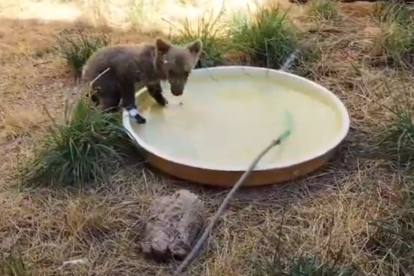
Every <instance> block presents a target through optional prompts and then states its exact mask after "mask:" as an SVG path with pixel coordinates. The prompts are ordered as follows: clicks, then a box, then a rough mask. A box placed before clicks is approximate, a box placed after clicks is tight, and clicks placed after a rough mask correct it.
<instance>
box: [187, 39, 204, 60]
mask: <svg viewBox="0 0 414 276" xmlns="http://www.w3.org/2000/svg"><path fill="white" fill-rule="evenodd" d="M187 49H188V50H189V51H190V53H191V54H193V55H195V56H199V55H200V54H201V51H203V42H202V41H201V40H200V39H197V40H195V41H193V42H191V43H190V44H188V45H187Z"/></svg>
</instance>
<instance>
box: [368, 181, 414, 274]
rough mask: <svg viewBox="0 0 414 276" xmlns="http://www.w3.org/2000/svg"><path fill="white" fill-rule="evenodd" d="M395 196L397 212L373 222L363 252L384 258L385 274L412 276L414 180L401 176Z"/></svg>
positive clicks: (394, 211) (413, 261)
mask: <svg viewBox="0 0 414 276" xmlns="http://www.w3.org/2000/svg"><path fill="white" fill-rule="evenodd" d="M401 179H402V181H401V183H400V185H401V189H399V191H398V192H397V193H396V194H395V197H396V200H398V202H399V206H398V209H395V210H392V212H390V213H389V214H388V216H385V217H383V218H381V219H377V220H375V221H372V222H371V223H370V224H371V226H372V227H373V228H374V232H373V234H372V235H371V236H370V238H369V240H368V242H367V244H366V247H365V250H367V251H369V252H370V253H371V254H372V255H374V256H376V257H379V258H381V259H383V260H384V261H386V262H384V263H383V267H382V271H384V275H411V272H412V271H413V269H414V250H413V249H414V179H412V177H411V176H410V177H407V176H403V177H402V178H401Z"/></svg>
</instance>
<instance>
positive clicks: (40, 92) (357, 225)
mask: <svg viewBox="0 0 414 276" xmlns="http://www.w3.org/2000/svg"><path fill="white" fill-rule="evenodd" d="M0 7H1V6H0ZM3 7H4V6H3ZM339 8H340V15H341V20H340V21H338V22H335V23H329V22H323V21H320V22H318V24H314V23H315V22H312V20H308V19H306V18H302V17H300V15H301V8H297V7H296V9H297V11H298V12H297V13H296V15H295V21H297V22H301V26H302V27H303V28H304V29H314V30H315V31H314V32H312V33H310V34H309V37H314V38H317V39H318V42H317V43H318V45H319V47H320V49H322V50H323V51H322V56H321V60H320V61H319V62H318V64H316V65H315V64H314V65H312V68H310V69H309V70H310V71H311V78H312V79H313V80H315V81H316V82H318V83H320V84H322V85H324V86H326V87H327V88H329V89H331V90H332V91H333V92H334V93H335V94H337V95H338V96H339V97H340V98H341V99H342V100H343V101H344V103H345V105H346V106H347V108H348V109H349V112H350V114H351V119H352V127H351V130H350V133H349V136H348V137H347V139H346V141H345V142H344V143H343V145H342V146H341V147H340V149H339V151H338V153H337V155H336V156H335V158H334V160H332V161H331V162H330V163H329V164H328V165H327V166H325V167H324V168H322V169H320V170H318V171H317V172H315V173H313V174H311V175H310V176H309V177H307V178H305V179H300V180H297V181H294V182H292V183H287V184H283V185H276V186H271V187H262V188H254V189H243V190H242V191H240V192H239V194H238V196H237V198H236V199H235V200H234V202H233V203H232V204H231V207H230V208H229V210H228V211H226V213H225V215H224V217H223V219H222V220H221V221H220V223H219V225H218V226H217V227H216V228H215V230H214V233H213V236H212V239H211V241H210V244H209V249H208V252H207V253H206V254H204V255H202V256H201V257H200V258H199V259H197V261H195V262H194V263H193V264H192V265H191V267H190V268H189V269H190V270H189V272H188V275H210V276H213V275H214V276H220V275H223V276H224V275H225V276H232V275H234V276H236V275H237V276H241V275H255V274H254V271H255V270H256V268H255V265H254V264H253V263H254V261H255V260H256V259H258V258H259V257H263V256H269V257H271V256H272V255H273V254H274V249H273V245H272V244H271V243H270V242H269V240H268V239H266V236H265V235H264V234H263V233H267V235H269V236H271V235H272V234H274V233H276V232H277V231H279V227H280V225H281V221H282V217H284V219H285V221H284V224H283V229H282V230H283V237H284V238H283V251H284V252H285V253H286V254H291V255H295V254H297V253H298V252H307V253H313V254H319V255H323V256H324V257H325V258H328V259H329V258H331V256H332V255H334V254H335V253H337V252H339V251H340V250H342V253H343V257H342V258H341V259H340V265H341V266H353V267H357V268H358V270H359V271H360V272H361V274H362V275H382V276H390V275H409V274H402V273H401V272H398V271H397V270H393V269H392V268H396V267H397V266H398V263H397V262H393V261H392V259H391V261H390V260H389V259H386V258H383V257H381V256H377V255H375V254H374V253H373V252H372V251H370V250H369V249H368V248H367V247H368V243H369V241H370V237H371V235H373V232H374V230H373V228H372V227H371V226H370V224H369V222H370V221H372V220H375V219H378V218H384V217H387V216H389V215H392V214H393V210H394V209H395V208H397V206H398V202H395V198H396V193H398V191H397V188H396V187H398V184H399V181H400V179H399V177H398V175H397V173H395V172H393V171H392V170H390V169H388V167H386V166H384V162H383V161H379V160H376V159H367V158H363V157H361V156H362V154H361V153H362V152H363V151H364V146H365V143H366V141H367V139H368V138H369V136H370V133H371V129H373V128H374V127H375V126H377V125H378V122H381V121H382V120H386V119H387V118H388V117H389V116H390V113H389V112H388V111H385V110H384V109H383V108H381V107H380V106H379V105H378V104H376V103H374V102H375V101H378V102H379V103H382V104H388V103H391V102H392V95H389V94H388V92H387V90H386V87H385V85H384V84H383V82H382V81H381V80H382V79H387V80H388V81H389V83H390V84H391V85H392V87H393V90H394V91H396V92H395V93H406V91H411V90H412V88H411V87H410V85H411V83H412V79H413V75H412V73H410V72H403V73H401V72H397V71H395V70H392V69H387V70H385V69H384V68H378V67H373V66H370V65H369V62H368V60H369V56H370V53H371V51H372V48H373V47H374V46H375V45H374V44H375V40H374V37H375V35H377V34H378V32H379V27H378V24H377V23H376V22H374V20H373V19H372V18H371V17H370V16H368V14H367V11H369V10H371V9H372V8H373V4H372V5H371V4H360V3H357V4H344V5H341V6H340V7H339ZM37 12H39V11H37ZM6 13H7V12H5V10H3V12H2V14H3V15H4V16H3V18H0V62H1V67H0V209H1V211H0V252H2V253H5V252H9V251H10V250H12V249H13V250H18V251H19V252H20V253H21V254H22V257H23V259H24V261H25V263H26V264H27V265H28V266H29V267H31V269H32V270H33V271H34V274H33V275H168V271H169V268H171V267H173V264H169V265H160V264H156V263H154V262H151V261H148V260H144V259H143V257H142V256H141V253H140V250H139V243H137V241H138V240H139V236H140V234H141V233H140V229H141V228H140V227H141V226H142V223H141V222H142V221H143V220H144V218H145V210H146V208H147V207H148V206H149V205H150V204H151V201H152V199H153V198H154V197H155V196H157V195H159V194H167V193H170V192H173V191H175V190H177V189H179V188H182V187H185V188H189V189H191V190H193V191H195V192H196V193H197V194H199V195H200V196H201V197H202V199H203V200H205V201H206V202H207V205H208V208H209V210H210V211H211V214H213V213H214V212H215V210H216V209H217V208H218V205H219V204H220V202H221V200H222V199H223V198H224V196H225V194H226V191H225V190H221V189H213V188H202V187H198V186H195V185H187V184H185V183H182V182H180V181H176V180H174V181H173V180H168V179H167V178H165V177H164V176H160V175H157V174H155V173H154V172H152V171H150V170H148V169H146V168H143V165H142V164H135V165H131V166H130V167H127V168H123V169H122V170H120V171H119V173H118V174H116V175H114V177H113V181H112V185H111V186H110V187H107V188H105V190H102V191H91V192H90V193H83V192H78V193H70V192H63V191H58V190H53V189H41V190H39V189H38V190H36V191H20V190H16V188H14V187H11V184H13V169H14V168H15V167H16V165H17V164H18V162H20V161H21V160H25V159H26V158H28V157H30V155H31V154H32V153H33V149H34V148H35V146H36V144H37V141H38V139H40V138H41V137H42V135H43V134H44V132H45V131H46V130H47V126H49V125H50V124H51V123H52V122H51V120H50V119H49V118H48V116H47V114H46V112H45V111H44V108H47V109H48V111H49V112H50V113H51V114H52V116H54V117H55V118H57V119H58V120H59V119H61V117H62V115H63V111H64V104H65V98H68V97H69V98H73V97H75V96H76V95H77V93H78V87H77V85H76V83H75V81H74V80H73V78H72V76H71V75H70V72H69V70H68V68H67V67H66V66H65V64H64V62H63V61H62V60H61V59H60V58H59V57H58V56H57V53H56V52H55V51H54V50H53V49H52V48H51V46H52V45H53V36H54V35H58V34H59V33H61V32H62V31H64V30H76V29H84V28H89V29H91V30H92V29H94V30H97V29H96V28H94V27H91V26H88V25H87V24H85V23H79V22H76V21H69V20H61V21H57V20H56V19H53V20H51V21H50V22H47V23H45V22H43V21H41V20H38V19H25V18H27V17H29V16H21V17H22V18H18V19H16V18H15V19H12V18H10V17H11V13H10V14H8V15H7V18H6V17H5V15H6ZM50 13H54V12H53V10H51V11H50ZM56 13H57V12H56ZM74 14H75V12H74V13H73V14H71V15H70V16H69V17H73V16H74ZM99 30H100V31H103V32H106V33H107V34H110V35H111V39H113V41H120V42H122V41H135V42H139V41H144V40H151V39H153V38H155V37H156V36H159V35H162V34H160V33H154V32H152V33H144V32H143V31H142V30H141V31H137V30H130V31H113V30H111V29H109V28H101V29H99ZM403 91H405V92H403ZM410 93H411V92H410ZM328 244H329V246H328ZM77 258H87V259H88V260H89V261H88V263H86V264H82V265H68V266H65V267H61V265H62V263H63V262H65V261H68V260H71V259H77ZM390 267H391V268H390Z"/></svg>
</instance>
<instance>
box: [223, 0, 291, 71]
mask: <svg viewBox="0 0 414 276" xmlns="http://www.w3.org/2000/svg"><path fill="white" fill-rule="evenodd" d="M286 15H287V14H286V13H282V12H281V11H280V9H279V7H275V6H272V7H270V8H264V7H258V12H257V14H256V15H255V16H252V15H239V16H236V17H235V18H234V20H233V22H232V24H231V27H230V34H231V38H232V40H233V45H234V47H235V48H238V49H239V50H241V51H245V52H246V53H247V54H248V55H249V56H250V59H251V60H253V61H254V63H255V65H259V66H265V67H267V68H280V67H281V66H282V65H283V63H284V62H285V60H286V59H287V58H288V56H289V55H290V54H291V53H292V52H293V51H294V48H295V46H296V38H297V33H296V31H295V29H294V27H293V25H292V24H291V22H290V21H289V20H288V18H287V17H286ZM256 63H257V64H256Z"/></svg>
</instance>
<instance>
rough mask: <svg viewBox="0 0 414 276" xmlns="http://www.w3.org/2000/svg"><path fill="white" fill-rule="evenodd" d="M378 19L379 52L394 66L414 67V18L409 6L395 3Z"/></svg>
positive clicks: (390, 4) (380, 14)
mask: <svg viewBox="0 0 414 276" xmlns="http://www.w3.org/2000/svg"><path fill="white" fill-rule="evenodd" d="M377 17H378V19H379V21H380V25H381V34H380V35H379V37H378V38H377V40H378V41H377V42H378V43H377V45H380V47H381V48H380V49H379V50H377V52H379V53H380V55H382V56H384V58H385V59H386V60H387V63H390V64H392V65H394V66H403V67H405V66H406V65H411V66H412V65H414V18H413V17H412V15H411V12H410V10H409V9H408V7H407V5H406V4H403V3H397V2H394V1H393V2H392V3H389V4H387V6H386V7H385V8H384V9H383V10H382V12H381V13H379V14H378V16H377Z"/></svg>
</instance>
